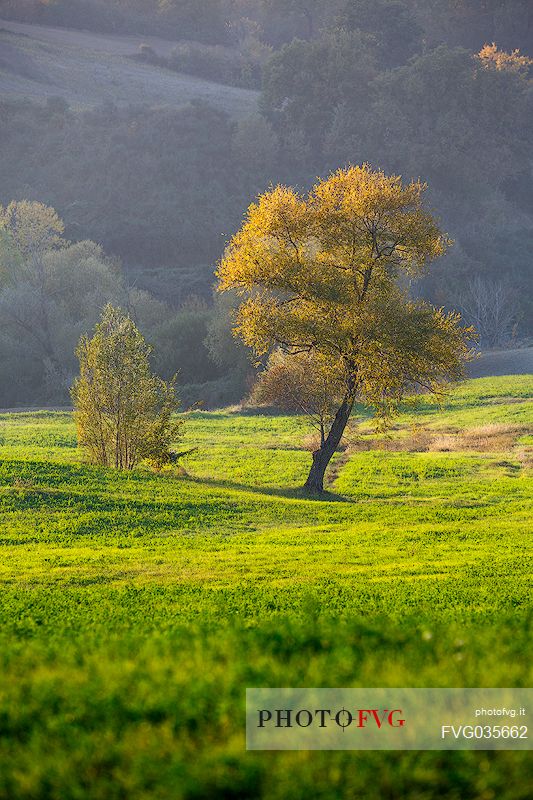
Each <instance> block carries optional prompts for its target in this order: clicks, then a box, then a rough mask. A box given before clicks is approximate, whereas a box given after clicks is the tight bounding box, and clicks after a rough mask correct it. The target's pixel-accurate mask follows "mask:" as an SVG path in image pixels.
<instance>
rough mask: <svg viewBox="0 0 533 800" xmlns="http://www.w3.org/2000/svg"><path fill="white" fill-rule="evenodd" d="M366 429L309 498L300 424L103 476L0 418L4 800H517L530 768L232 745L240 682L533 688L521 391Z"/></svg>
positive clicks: (527, 432)
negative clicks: (166, 463)
mask: <svg viewBox="0 0 533 800" xmlns="http://www.w3.org/2000/svg"><path fill="white" fill-rule="evenodd" d="M358 414H359V417H358V419H357V422H358V423H359V424H358V425H354V427H353V429H352V430H351V431H350V432H349V435H348V437H347V448H346V449H345V450H343V451H342V452H339V453H338V454H337V455H336V457H335V460H334V462H333V464H332V467H331V470H330V483H329V487H328V488H329V494H328V496H327V498H325V499H323V500H311V499H308V498H305V497H304V496H303V495H302V493H301V491H300V489H299V486H300V485H301V484H302V482H303V480H304V479H305V475H306V469H307V467H308V464H309V460H310V454H309V450H308V449H307V448H308V447H309V446H310V437H309V429H308V428H307V426H306V424H305V421H304V420H303V419H301V418H298V417H295V416H270V415H268V414H264V415H254V414H246V413H242V412H237V411H235V412H233V411H231V410H228V411H221V412H210V413H209V412H206V413H201V412H197V413H195V414H193V415H192V416H191V417H190V418H189V419H188V421H187V426H186V427H187V434H186V446H187V447H191V448H197V449H196V450H194V451H193V452H191V453H190V455H188V456H187V457H186V458H185V459H184V461H183V468H184V470H185V474H181V473H180V471H179V470H178V469H176V468H172V469H168V470H167V471H163V472H162V473H161V474H155V473H153V472H150V471H148V470H144V469H138V470H136V471H134V472H132V473H130V474H117V473H114V472H112V471H106V470H103V469H100V468H96V467H92V466H88V465H86V464H84V462H83V455H82V454H81V453H80V452H79V451H78V450H77V448H76V437H75V429H74V425H73V422H72V418H71V415H70V414H67V413H59V412H57V413H54V412H36V413H17V414H2V415H0V512H1V520H2V525H1V529H0V539H1V553H2V558H1V560H0V583H1V585H0V669H1V673H2V677H1V680H0V798H2V800H4V798H5V800H23V799H24V800H26V799H27V800H30V799H31V800H41V799H43V800H44V798H54V800H55V799H56V798H57V800H70V798H72V800H74V799H76V800H77V799H78V798H79V799H82V798H91V799H92V798H95V799H97V800H115V799H117V800H118V799H119V798H120V800H122V798H124V800H126V799H127V800H130V798H135V799H136V798H146V800H148V799H150V800H167V799H168V800H170V798H172V800H181V799H182V798H183V799H184V798H187V800H189V799H190V800H193V799H194V800H200V799H203V798H205V799H206V800H207V799H208V798H237V797H238V798H255V797H264V798H269V800H270V799H272V800H278V799H279V800H282V799H283V800H285V798H295V799H298V798H302V800H303V798H324V799H326V798H327V799H328V800H329V799H330V798H331V800H335V799H336V798H359V797H361V798H369V799H370V800H374V799H375V800H378V798H400V797H401V798H411V799H412V800H415V799H416V800H428V799H429V798H437V797H439V798H448V799H449V800H465V799H466V798H476V800H491V799H492V798H495V799H497V800H500V798H506V799H508V800H519V799H521V798H524V800H525V798H526V797H530V788H531V785H532V782H533V769H532V765H531V759H530V758H529V754H528V753H513V752H477V753H467V752H449V753H446V752H405V753H402V752H395V753H383V752H381V753H379V752H376V753H373V752H364V753H357V752H329V753H328V752H325V753H308V752H294V753H290V752H287V753H275V752H265V753H258V752H254V753H247V752H246V751H245V749H244V746H245V745H244V733H245V732H244V702H245V688H246V687H251V686H302V687H303V686H344V687H349V686H449V687H454V686H473V687H475V686H527V685H531V678H532V675H531V672H532V669H531V627H532V624H531V623H532V621H533V615H532V612H531V582H530V578H531V539H530V536H531V528H532V525H531V520H532V506H533V470H532V466H533V377H532V376H531V375H529V376H527V375H526V376H508V377H499V378H482V379H477V380H473V381H469V382H467V383H465V384H464V385H462V386H461V387H459V388H458V389H457V390H456V391H455V392H454V394H453V395H452V396H451V397H450V398H449V399H448V400H447V401H446V404H445V405H444V407H442V408H439V407H435V406H432V405H430V404H429V403H427V402H426V401H425V400H424V399H423V398H422V399H420V400H419V402H418V404H416V405H413V406H409V407H406V408H405V409H404V411H403V412H402V414H401V415H400V417H399V418H398V419H397V420H396V421H395V424H394V427H393V429H392V430H391V431H389V432H388V433H387V434H376V433H375V432H373V429H372V422H371V420H370V418H369V415H368V414H367V412H366V411H365V410H364V409H359V410H358ZM180 449H181V445H180Z"/></svg>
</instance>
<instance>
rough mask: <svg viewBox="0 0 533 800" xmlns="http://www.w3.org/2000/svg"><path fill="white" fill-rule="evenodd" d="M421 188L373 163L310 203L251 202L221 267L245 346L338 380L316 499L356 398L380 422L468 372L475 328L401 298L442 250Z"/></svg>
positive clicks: (282, 195)
mask: <svg viewBox="0 0 533 800" xmlns="http://www.w3.org/2000/svg"><path fill="white" fill-rule="evenodd" d="M424 189H425V186H424V185H423V184H421V183H420V182H419V181H415V182H411V183H409V184H407V185H404V184H402V181H401V178H400V177H398V176H392V177H389V176H387V175H385V174H384V173H383V172H381V171H373V170H372V169H371V168H370V167H369V166H368V165H363V166H360V167H349V168H348V169H345V170H339V171H338V172H336V173H334V174H333V175H331V176H330V177H329V178H328V179H327V180H324V181H320V182H319V183H317V184H316V185H315V187H314V188H313V189H312V191H311V192H310V193H309V195H308V196H307V197H302V196H300V195H298V194H297V193H296V192H295V191H294V190H293V189H290V188H285V187H282V186H278V187H276V188H274V189H272V190H271V191H269V192H267V193H265V194H263V195H262V196H261V197H260V198H259V201H258V202H257V203H256V204H252V205H251V206H250V208H249V209H248V214H247V218H246V220H245V222H244V224H243V226H242V228H241V229H240V231H239V232H238V233H237V234H236V235H235V236H234V237H233V239H232V240H231V242H230V245H229V247H228V250H227V252H226V255H225V257H224V259H223V260H222V262H221V263H220V266H219V269H218V277H219V289H220V290H221V291H224V290H228V289H234V290H236V291H237V292H238V293H239V294H240V295H241V297H242V303H241V305H240V307H239V311H238V315H237V323H236V329H235V330H236V334H237V335H239V336H240V337H241V338H242V339H243V340H244V342H245V343H246V344H247V345H248V346H250V347H252V348H253V349H254V350H255V352H256V353H258V354H264V353H266V352H268V351H269V349H271V348H273V347H281V348H283V350H285V352H287V353H289V354H297V353H302V352H308V353H313V352H316V353H318V354H320V355H321V356H322V357H323V358H325V359H326V361H327V362H330V363H331V364H332V365H334V366H335V370H336V371H337V372H338V373H341V374H342V380H343V386H344V391H343V395H342V400H341V402H340V403H339V405H338V407H337V410H336V413H335V415H334V417H333V421H332V423H331V426H330V427H329V431H328V432H327V434H326V435H325V437H324V439H323V442H322V444H321V446H320V447H319V448H318V449H317V450H316V451H315V452H314V453H313V463H312V466H311V469H310V472H309V476H308V478H307V481H306V484H305V486H306V488H307V489H308V490H309V491H311V492H313V493H318V492H322V491H323V485H324V475H325V471H326V468H327V466H328V464H329V462H330V460H331V457H332V455H333V453H334V452H335V450H336V448H337V447H338V445H339V443H340V441H341V438H342V435H343V433H344V430H345V428H346V425H347V423H348V420H349V418H350V414H351V412H352V408H353V406H354V403H355V401H356V400H357V399H359V400H361V401H363V402H366V403H369V404H371V405H372V406H374V407H375V409H376V411H377V412H378V414H380V415H381V416H383V417H385V418H386V417H387V416H390V415H391V414H392V413H393V412H394V410H395V408H396V407H397V405H398V403H399V402H400V400H401V399H402V397H403V396H404V395H405V393H406V392H407V391H410V390H413V389H416V388H417V387H423V388H425V389H426V390H428V391H431V392H441V391H443V390H444V387H445V385H446V383H447V382H448V381H451V380H456V379H458V378H460V377H461V375H462V374H463V363H464V361H465V359H466V358H467V356H468V352H469V350H468V338H469V334H470V331H468V330H465V329H463V328H461V327H460V324H459V319H460V318H459V315H458V314H455V313H449V314H446V313H444V311H442V310H441V309H437V308H434V307H433V306H431V305H429V304H428V303H425V302H423V301H420V300H419V301H415V300H412V299H410V297H409V293H408V281H409V279H410V278H414V277H416V276H419V275H420V274H421V273H422V272H423V271H424V269H425V267H426V265H427V264H428V262H430V261H431V260H433V259H435V258H437V257H438V256H440V255H441V254H442V253H443V252H444V250H445V248H446V245H447V243H448V241H447V238H446V236H445V235H443V234H442V233H441V231H440V230H439V228H438V226H437V224H436V222H435V220H434V219H433V217H432V216H431V214H430V213H428V212H427V211H424V210H423V208H422V204H421V201H422V195H423V192H424Z"/></svg>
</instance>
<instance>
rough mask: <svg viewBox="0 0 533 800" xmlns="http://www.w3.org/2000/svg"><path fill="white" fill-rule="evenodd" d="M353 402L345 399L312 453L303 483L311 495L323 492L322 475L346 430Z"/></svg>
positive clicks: (347, 398)
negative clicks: (323, 439)
mask: <svg viewBox="0 0 533 800" xmlns="http://www.w3.org/2000/svg"><path fill="white" fill-rule="evenodd" d="M353 404H354V401H353V400H352V399H350V398H349V397H346V398H345V399H344V400H343V401H342V405H341V406H340V408H339V410H338V411H337V413H336V414H335V419H334V420H333V424H332V426H331V429H330V431H329V433H328V435H327V437H326V439H325V441H324V443H323V444H322V445H321V446H320V447H319V448H318V450H315V452H314V453H313V464H312V466H311V469H310V470H309V475H308V476H307V480H306V482H305V487H304V488H305V489H307V491H308V492H310V493H312V494H321V493H322V492H323V491H324V475H325V473H326V469H327V466H328V464H329V462H330V461H331V458H332V456H333V454H334V452H335V450H336V449H337V447H338V446H339V442H340V440H341V439H342V434H343V433H344V430H345V428H346V425H347V423H348V420H349V419H350V414H351V413H352V408H353Z"/></svg>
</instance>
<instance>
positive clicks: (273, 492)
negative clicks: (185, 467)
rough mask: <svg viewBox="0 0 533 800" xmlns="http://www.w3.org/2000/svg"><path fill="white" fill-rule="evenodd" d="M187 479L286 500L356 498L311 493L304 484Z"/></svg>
mask: <svg viewBox="0 0 533 800" xmlns="http://www.w3.org/2000/svg"><path fill="white" fill-rule="evenodd" d="M186 479H187V480H188V481H190V482H191V483H197V484H201V485H203V486H210V487H212V488H216V489H233V490H235V491H239V492H250V493H251V494H263V495H268V496H269V497H280V498H283V499H286V500H310V501H317V500H318V501H320V502H327V503H333V502H334V503H353V502H354V500H353V499H352V498H350V497H346V496H344V495H340V494H336V493H335V492H330V491H324V492H322V493H321V494H315V493H310V492H308V491H307V490H306V489H304V487H303V486H299V487H296V488H293V489H291V488H289V487H286V488H283V487H274V486H249V485H248V484H245V483H237V482H236V481H231V480H219V479H216V478H200V477H198V476H195V475H187V476H186Z"/></svg>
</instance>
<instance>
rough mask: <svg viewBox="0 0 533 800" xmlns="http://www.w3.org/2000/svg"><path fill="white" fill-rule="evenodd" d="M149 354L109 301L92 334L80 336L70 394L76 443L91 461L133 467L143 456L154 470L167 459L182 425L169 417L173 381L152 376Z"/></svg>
mask: <svg viewBox="0 0 533 800" xmlns="http://www.w3.org/2000/svg"><path fill="white" fill-rule="evenodd" d="M150 352H151V348H150V346H149V345H148V344H147V343H146V342H145V340H144V338H143V336H142V334H141V333H140V332H139V330H138V329H137V327H136V326H135V324H134V323H133V322H132V320H131V319H130V318H129V317H128V316H125V315H124V314H123V313H122V312H121V310H120V309H117V308H114V307H113V306H111V305H107V306H106V307H105V309H104V311H103V314H102V318H101V321H100V323H99V324H98V325H97V326H96V328H95V332H94V335H93V337H92V338H89V337H88V336H82V338H81V339H80V342H79V344H78V347H77V350H76V355H77V356H78V358H79V362H80V376H79V378H78V379H77V380H76V381H75V383H74V385H73V388H72V398H73V401H74V406H75V417H76V425H77V431H78V442H79V444H80V445H81V446H82V447H84V448H85V449H86V450H87V452H88V454H89V457H90V459H91V461H92V462H93V463H95V464H100V465H101V466H105V467H115V468H116V469H133V467H135V466H136V465H137V464H138V463H139V462H140V461H142V460H144V459H148V460H150V461H151V462H152V464H153V465H154V466H155V467H157V468H160V467H161V466H163V464H165V463H168V462H170V461H171V460H172V453H171V451H170V443H171V442H172V441H173V440H175V439H176V438H177V437H178V436H179V433H180V430H179V429H180V426H181V424H182V423H181V421H178V422H177V421H175V420H173V419H172V414H173V412H174V411H176V410H177V407H178V402H177V399H176V394H175V390H174V385H173V382H170V383H166V382H165V381H164V380H162V379H161V378H158V377H157V376H156V375H152V373H151V371H150V363H149V355H150Z"/></svg>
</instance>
